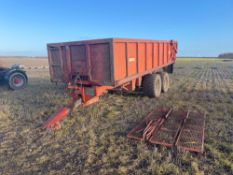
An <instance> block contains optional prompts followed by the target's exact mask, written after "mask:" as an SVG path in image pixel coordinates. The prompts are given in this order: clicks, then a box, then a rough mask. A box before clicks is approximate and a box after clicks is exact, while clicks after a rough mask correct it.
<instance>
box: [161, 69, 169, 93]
mask: <svg viewBox="0 0 233 175" xmlns="http://www.w3.org/2000/svg"><path fill="white" fill-rule="evenodd" d="M161 78H162V92H164V93H165V92H167V91H168V89H169V88H170V78H169V74H168V73H167V72H163V73H161Z"/></svg>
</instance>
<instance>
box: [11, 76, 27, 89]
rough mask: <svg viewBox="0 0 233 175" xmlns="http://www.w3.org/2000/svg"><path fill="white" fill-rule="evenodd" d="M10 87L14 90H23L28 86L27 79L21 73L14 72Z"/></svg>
mask: <svg viewBox="0 0 233 175" xmlns="http://www.w3.org/2000/svg"><path fill="white" fill-rule="evenodd" d="M8 85H9V88H10V89H12V90H19V89H23V88H25V87H26V85H27V77H26V75H24V74H23V73H21V72H14V73H12V74H11V75H10V76H9V79H8Z"/></svg>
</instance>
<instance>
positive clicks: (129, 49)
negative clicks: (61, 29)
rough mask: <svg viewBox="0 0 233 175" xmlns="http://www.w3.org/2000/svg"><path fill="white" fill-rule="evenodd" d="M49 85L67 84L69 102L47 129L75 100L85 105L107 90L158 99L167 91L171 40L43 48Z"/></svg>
mask: <svg viewBox="0 0 233 175" xmlns="http://www.w3.org/2000/svg"><path fill="white" fill-rule="evenodd" d="M47 48H48V59H49V68H50V75H51V81H52V82H64V83H67V84H68V86H67V89H69V93H70V96H71V97H72V100H71V102H70V103H69V104H68V105H67V106H65V107H62V108H60V109H59V110H58V111H57V112H56V113H55V114H54V115H52V116H51V117H50V118H49V120H48V121H47V122H46V123H45V124H44V127H45V128H50V127H52V126H53V125H54V124H56V123H57V122H58V121H59V120H60V119H61V118H63V117H64V116H67V115H68V114H69V113H70V111H71V110H72V108H73V107H74V105H75V102H77V101H79V102H80V103H81V104H83V105H88V104H91V103H93V102H96V101H98V99H99V96H100V95H101V94H103V93H104V92H106V91H107V90H110V89H115V88H122V89H125V90H131V91H132V90H135V88H136V87H142V89H143V92H144V93H145V95H148V96H150V97H158V96H159V95H160V93H161V92H166V91H167V90H168V88H169V75H168V73H172V72H173V65H174V63H175V60H176V52H177V42H176V41H173V40H164V41H160V40H143V39H120V38H110V39H97V40H85V41H75V42H63V43H52V44H48V45H47Z"/></svg>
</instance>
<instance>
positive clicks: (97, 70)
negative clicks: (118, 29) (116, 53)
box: [90, 43, 111, 83]
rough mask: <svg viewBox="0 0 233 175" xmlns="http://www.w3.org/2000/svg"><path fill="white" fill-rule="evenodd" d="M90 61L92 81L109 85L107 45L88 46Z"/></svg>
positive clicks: (109, 69)
mask: <svg viewBox="0 0 233 175" xmlns="http://www.w3.org/2000/svg"><path fill="white" fill-rule="evenodd" d="M90 60H91V79H92V81H95V82H102V83H111V82H110V81H111V66H110V51H109V44H106V43H104V44H93V45H90Z"/></svg>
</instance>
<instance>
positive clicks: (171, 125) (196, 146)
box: [127, 109, 205, 152]
mask: <svg viewBox="0 0 233 175" xmlns="http://www.w3.org/2000/svg"><path fill="white" fill-rule="evenodd" d="M204 128H205V113H204V114H202V113H200V112H193V111H187V112H184V111H174V110H172V109H165V110H164V109H163V110H154V111H152V112H151V113H149V114H148V115H147V117H146V118H145V119H144V120H143V121H142V122H141V123H140V124H139V125H137V126H136V127H135V128H134V129H132V130H131V131H130V132H129V133H128V135H127V137H128V138H131V139H136V140H139V141H145V140H147V141H149V142H151V143H153V144H160V145H164V146H167V147H177V148H180V149H183V150H186V151H191V152H203V149H204V148H203V147H204V146H203V145H204Z"/></svg>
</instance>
